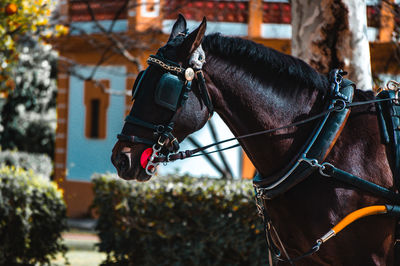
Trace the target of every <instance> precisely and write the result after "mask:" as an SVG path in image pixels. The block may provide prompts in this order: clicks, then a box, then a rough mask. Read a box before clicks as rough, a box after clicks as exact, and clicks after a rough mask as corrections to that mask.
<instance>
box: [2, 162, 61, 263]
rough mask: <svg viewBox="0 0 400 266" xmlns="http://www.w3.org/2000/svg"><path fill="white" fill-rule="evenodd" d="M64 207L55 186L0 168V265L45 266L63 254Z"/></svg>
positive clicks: (36, 178)
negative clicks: (55, 256) (56, 256)
mask: <svg viewBox="0 0 400 266" xmlns="http://www.w3.org/2000/svg"><path fill="white" fill-rule="evenodd" d="M64 230H66V207H65V203H64V201H63V197H62V192H61V191H60V190H58V189H57V186H56V184H54V183H51V182H49V181H48V180H47V179H45V178H43V177H41V176H38V175H36V174H34V173H33V172H32V171H29V172H27V171H25V170H22V169H20V168H15V167H2V168H0V239H1V241H0V265H37V264H49V263H50V259H51V258H53V257H54V255H55V254H57V253H59V252H63V253H64V254H65V251H66V247H65V246H64V244H62V239H61V232H62V231H64Z"/></svg>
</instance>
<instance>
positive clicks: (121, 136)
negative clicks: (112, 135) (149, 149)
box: [117, 133, 155, 146]
mask: <svg viewBox="0 0 400 266" xmlns="http://www.w3.org/2000/svg"><path fill="white" fill-rule="evenodd" d="M117 138H118V139H119V140H121V141H126V142H130V143H140V144H146V145H150V146H151V145H153V144H154V143H155V142H154V141H153V140H149V139H146V138H140V137H137V136H128V135H125V134H122V133H121V134H118V135H117Z"/></svg>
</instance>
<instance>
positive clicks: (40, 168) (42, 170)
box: [0, 150, 53, 178]
mask: <svg viewBox="0 0 400 266" xmlns="http://www.w3.org/2000/svg"><path fill="white" fill-rule="evenodd" d="M1 165H6V166H14V167H17V168H18V167H19V168H22V169H25V170H33V171H34V172H35V173H36V174H38V175H41V176H43V177H47V178H49V177H50V175H51V174H52V172H53V165H52V163H51V159H50V157H49V156H48V155H46V154H37V153H27V152H20V151H12V150H5V151H1V150H0V166H1Z"/></svg>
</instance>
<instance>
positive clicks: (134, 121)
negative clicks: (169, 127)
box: [125, 115, 164, 131]
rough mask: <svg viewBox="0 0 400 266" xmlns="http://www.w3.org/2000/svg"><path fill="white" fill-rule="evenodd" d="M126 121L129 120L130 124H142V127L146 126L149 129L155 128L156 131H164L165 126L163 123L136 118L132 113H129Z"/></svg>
mask: <svg viewBox="0 0 400 266" xmlns="http://www.w3.org/2000/svg"><path fill="white" fill-rule="evenodd" d="M125 122H127V123H129V124H132V125H135V126H141V127H145V128H148V129H152V130H155V131H162V130H163V128H164V126H163V125H154V124H151V123H149V122H146V121H143V120H141V119H139V118H136V117H134V116H131V115H127V116H126V117H125Z"/></svg>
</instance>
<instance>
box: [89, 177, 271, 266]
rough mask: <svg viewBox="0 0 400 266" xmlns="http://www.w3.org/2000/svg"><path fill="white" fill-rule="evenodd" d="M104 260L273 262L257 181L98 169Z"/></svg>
mask: <svg viewBox="0 0 400 266" xmlns="http://www.w3.org/2000/svg"><path fill="white" fill-rule="evenodd" d="M93 183H94V192H95V199H94V207H95V209H96V210H97V212H98V215H99V220H98V224H97V230H98V231H99V236H100V240H101V242H100V244H99V247H100V251H103V252H106V253H107V254H108V255H107V260H106V261H105V262H104V263H103V264H104V265H265V263H266V261H267V257H266V256H267V250H266V244H265V240H264V236H263V233H262V232H263V231H262V223H261V220H260V218H259V217H258V216H257V214H256V208H255V204H254V199H253V190H252V185H251V182H250V181H223V180H216V179H203V178H202V179H198V178H190V177H181V178H172V177H167V178H160V177H156V178H153V179H152V180H151V181H149V182H146V183H136V182H133V183H132V182H127V181H123V180H119V179H116V178H113V177H111V176H106V175H95V176H94V177H93Z"/></svg>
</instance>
